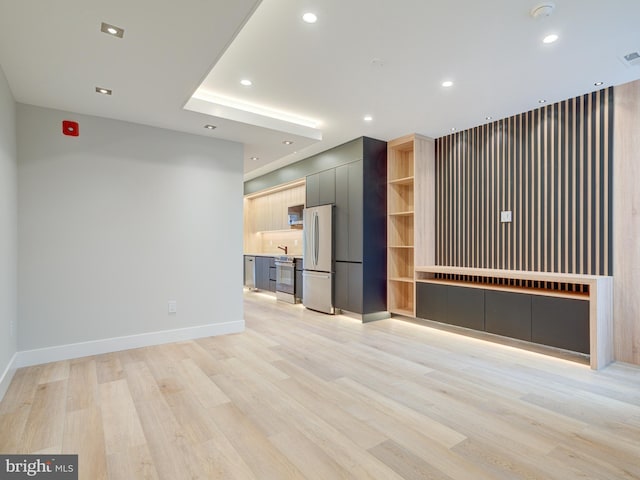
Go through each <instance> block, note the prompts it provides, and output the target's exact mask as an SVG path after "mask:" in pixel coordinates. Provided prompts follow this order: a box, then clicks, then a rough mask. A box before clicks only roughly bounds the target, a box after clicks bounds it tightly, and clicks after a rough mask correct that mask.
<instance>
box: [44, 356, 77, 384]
mask: <svg viewBox="0 0 640 480" xmlns="http://www.w3.org/2000/svg"><path fill="white" fill-rule="evenodd" d="M69 367H70V362H69V361H62V362H52V363H47V364H45V365H43V366H42V373H41V374H40V378H39V379H38V383H40V384H42V383H52V382H57V381H59V380H66V379H67V378H69Z"/></svg>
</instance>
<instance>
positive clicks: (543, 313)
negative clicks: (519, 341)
mask: <svg viewBox="0 0 640 480" xmlns="http://www.w3.org/2000/svg"><path fill="white" fill-rule="evenodd" d="M531 317H532V318H531V339H532V341H534V342H536V343H542V344H544V345H550V346H552V347H558V348H564V349H566V350H572V351H574V352H581V353H589V301H588V300H578V299H572V298H556V297H545V296H542V295H533V298H532V301H531Z"/></svg>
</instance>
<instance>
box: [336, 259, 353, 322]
mask: <svg viewBox="0 0 640 480" xmlns="http://www.w3.org/2000/svg"><path fill="white" fill-rule="evenodd" d="M335 268H336V274H335V276H334V277H333V289H334V296H333V301H334V303H335V307H336V308H340V309H342V310H349V309H348V308H347V307H348V306H349V264H348V263H346V262H336V263H335Z"/></svg>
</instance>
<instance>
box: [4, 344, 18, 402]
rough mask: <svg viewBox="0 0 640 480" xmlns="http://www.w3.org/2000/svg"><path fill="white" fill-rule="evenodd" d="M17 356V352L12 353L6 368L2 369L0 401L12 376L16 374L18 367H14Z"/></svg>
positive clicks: (7, 388)
mask: <svg viewBox="0 0 640 480" xmlns="http://www.w3.org/2000/svg"><path fill="white" fill-rule="evenodd" d="M17 356H18V354H17V353H14V354H13V356H12V357H11V360H9V364H8V365H7V368H5V369H4V372H2V375H1V376H0V402H1V401H2V399H3V398H4V394H5V393H7V390H9V385H10V384H11V380H13V376H14V375H15V374H16V370H17V369H18V367H16V358H17Z"/></svg>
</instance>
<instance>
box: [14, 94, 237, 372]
mask: <svg viewBox="0 0 640 480" xmlns="http://www.w3.org/2000/svg"><path fill="white" fill-rule="evenodd" d="M17 118H18V136H17V138H18V240H19V246H20V247H19V267H18V268H19V271H18V310H19V330H18V338H19V343H18V347H19V350H21V351H23V350H32V349H41V348H45V347H52V346H58V345H68V344H72V343H76V342H90V341H95V340H103V339H109V338H114V337H123V336H129V335H136V334H146V333H150V332H158V331H165V330H172V329H181V328H189V327H199V326H203V325H214V326H215V325H226V326H227V327H228V326H229V325H231V327H232V328H231V330H233V331H237V330H241V329H242V328H243V327H244V322H243V307H242V288H241V285H242V193H243V190H242V188H243V186H242V165H243V162H242V156H243V152H242V145H241V144H238V143H234V142H227V141H222V140H216V139H211V138H207V137H204V136H196V135H188V134H183V133H178V132H173V131H169V130H162V129H158V128H152V127H146V126H141V125H136V124H131V123H125V122H120V121H115V120H108V119H104V118H98V117H89V116H84V115H77V114H72V113H67V112H60V111H56V110H50V109H45V108H40V107H33V106H27V105H22V104H18V108H17ZM64 119H67V120H74V121H78V122H79V123H80V136H79V137H68V136H63V135H62V133H61V131H62V127H61V123H62V120H64ZM170 299H171V300H176V301H177V306H178V312H177V314H172V315H170V314H168V312H167V302H168V300H170ZM196 329H197V328H196ZM224 330H225V328H222V329H221V330H220V331H221V332H222V331H224ZM227 330H228V329H227ZM21 354H22V352H21ZM27 363H28V362H27ZM32 363H34V362H32Z"/></svg>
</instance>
